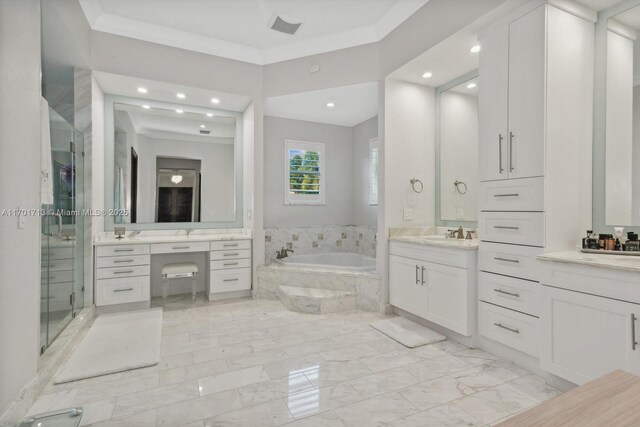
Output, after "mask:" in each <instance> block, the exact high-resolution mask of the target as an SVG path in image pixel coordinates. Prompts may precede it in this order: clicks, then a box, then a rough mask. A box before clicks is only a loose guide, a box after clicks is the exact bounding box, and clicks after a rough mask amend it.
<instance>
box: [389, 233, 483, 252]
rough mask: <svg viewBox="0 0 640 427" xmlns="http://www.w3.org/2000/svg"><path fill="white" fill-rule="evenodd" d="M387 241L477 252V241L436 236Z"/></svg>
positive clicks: (405, 237) (399, 238)
mask: <svg viewBox="0 0 640 427" xmlns="http://www.w3.org/2000/svg"><path fill="white" fill-rule="evenodd" d="M389 241H392V242H405V243H416V244H418V245H426V246H440V247H446V248H457V249H464V250H478V239H471V240H467V239H453V238H449V239H447V238H445V237H444V236H441V235H437V234H427V235H421V236H392V237H389Z"/></svg>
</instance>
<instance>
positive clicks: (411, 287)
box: [389, 255, 427, 317]
mask: <svg viewBox="0 0 640 427" xmlns="http://www.w3.org/2000/svg"><path fill="white" fill-rule="evenodd" d="M423 274H424V271H423V270H422V263H421V262H419V261H416V260H413V259H409V258H404V257H400V256H396V255H390V256H389V302H391V305H393V306H395V307H398V308H400V309H402V310H405V311H408V312H409V313H411V314H415V315H416V316H420V317H424V315H425V313H426V307H427V288H426V286H424V285H423V284H422V281H423V277H424V276H423Z"/></svg>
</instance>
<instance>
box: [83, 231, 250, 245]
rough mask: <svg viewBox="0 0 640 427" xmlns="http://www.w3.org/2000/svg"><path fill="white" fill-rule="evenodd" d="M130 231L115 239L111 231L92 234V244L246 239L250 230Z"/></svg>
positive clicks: (248, 237)
mask: <svg viewBox="0 0 640 427" xmlns="http://www.w3.org/2000/svg"><path fill="white" fill-rule="evenodd" d="M131 233H132V232H127V234H126V235H125V237H124V238H123V239H116V236H115V235H114V234H113V233H99V234H96V235H94V237H93V244H94V245H95V246H108V245H135V244H149V243H178V242H180V243H185V242H211V241H224V240H248V239H251V230H246V229H242V230H220V231H212V230H194V231H193V232H191V234H189V235H188V236H187V235H186V231H184V230H177V231H176V230H166V231H142V232H141V233H140V234H138V235H136V236H133V237H132V236H131Z"/></svg>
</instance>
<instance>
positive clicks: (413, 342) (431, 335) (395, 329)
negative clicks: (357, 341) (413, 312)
mask: <svg viewBox="0 0 640 427" xmlns="http://www.w3.org/2000/svg"><path fill="white" fill-rule="evenodd" d="M369 325H370V326H371V327H372V328H374V329H377V330H378V331H380V332H382V333H383V334H385V335H386V336H388V337H389V338H391V339H393V340H395V341H398V342H399V343H400V344H402V345H403V346H405V347H409V348H415V347H420V346H422V345H427V344H433V343H434V342H439V341H444V340H446V339H447V338H446V337H445V336H443V335H440V334H439V333H437V332H435V331H432V330H431V329H429V328H427V327H425V326H422V325H420V324H419V323H416V322H414V321H412V320H409V319H406V318H404V317H401V316H398V317H394V318H393V319H385V320H376V321H375V322H371V323H370V324H369Z"/></svg>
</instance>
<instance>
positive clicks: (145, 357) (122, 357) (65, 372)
mask: <svg viewBox="0 0 640 427" xmlns="http://www.w3.org/2000/svg"><path fill="white" fill-rule="evenodd" d="M161 339H162V308H154V309H151V310H140V311H129V312H126V313H113V314H102V315H100V316H98V317H97V318H96V320H95V321H94V322H93V325H91V327H90V328H89V331H88V332H87V334H86V335H85V336H84V338H83V339H82V341H81V342H80V344H79V345H78V347H77V348H76V349H75V350H74V351H73V353H72V354H71V357H70V358H69V360H67V362H66V363H65V365H64V366H63V367H62V369H60V370H59V371H58V374H57V375H56V378H55V382H56V384H60V383H66V382H69V381H75V380H80V379H83V378H91V377H97V376H100V375H107V374H113V373H115V372H122V371H128V370H130V369H136V368H143V367H145V366H152V365H156V364H158V362H160V346H161Z"/></svg>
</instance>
